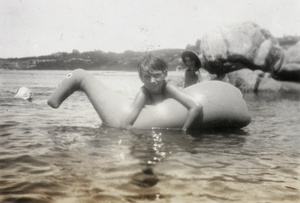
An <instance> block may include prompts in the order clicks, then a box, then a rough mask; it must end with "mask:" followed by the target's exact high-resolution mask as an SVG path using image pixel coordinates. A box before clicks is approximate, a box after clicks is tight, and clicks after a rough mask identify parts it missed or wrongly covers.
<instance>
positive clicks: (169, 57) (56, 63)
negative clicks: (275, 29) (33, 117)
mask: <svg viewBox="0 0 300 203" xmlns="http://www.w3.org/2000/svg"><path fill="white" fill-rule="evenodd" d="M277 39H278V41H279V44H280V45H281V46H282V47H283V48H284V49H287V48H289V47H290V46H293V45H294V44H296V43H297V42H298V41H299V40H300V36H285V37H282V38H277ZM200 44H201V41H200V40H197V41H196V43H195V45H190V44H188V45H187V47H186V49H187V50H193V51H195V52H198V50H199V46H200ZM183 51H184V49H161V50H155V51H152V52H151V53H153V54H154V55H156V56H160V57H162V58H163V59H164V60H165V61H166V62H167V63H168V66H169V70H175V69H176V67H178V66H181V67H184V64H183V63H182V60H181V53H182V52H183ZM144 55H145V53H144V52H134V51H125V52H123V53H114V52H103V51H89V52H82V53H80V52H79V51H78V50H73V51H72V53H67V52H58V53H54V54H51V55H48V56H37V57H26V58H9V59H0V69H10V70H73V69H76V68H83V69H86V70H119V71H136V68H137V64H138V62H139V61H140V59H141V58H142V57H143V56H144Z"/></svg>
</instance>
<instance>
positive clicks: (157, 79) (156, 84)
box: [141, 70, 166, 94]
mask: <svg viewBox="0 0 300 203" xmlns="http://www.w3.org/2000/svg"><path fill="white" fill-rule="evenodd" d="M165 78H166V74H165V73H163V72H162V71H160V70H155V71H151V73H150V72H149V71H148V72H143V73H142V75H141V80H142V82H143V83H144V85H145V87H146V88H147V89H148V90H149V91H150V92H152V93H156V94H157V93H161V91H162V88H163V84H164V80H165Z"/></svg>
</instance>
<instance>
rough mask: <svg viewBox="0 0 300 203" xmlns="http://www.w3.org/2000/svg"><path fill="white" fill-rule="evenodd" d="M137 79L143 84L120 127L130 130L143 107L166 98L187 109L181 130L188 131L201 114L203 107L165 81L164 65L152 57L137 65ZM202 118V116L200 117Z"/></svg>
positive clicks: (166, 71) (165, 70)
mask: <svg viewBox="0 0 300 203" xmlns="http://www.w3.org/2000/svg"><path fill="white" fill-rule="evenodd" d="M138 72H139V77H140V79H141V81H142V83H143V84H144V86H142V87H141V89H140V91H139V92H138V93H137V95H136V97H135V99H134V101H133V103H132V105H131V107H130V109H129V111H128V112H127V113H126V114H125V115H124V117H123V119H122V122H121V126H122V128H124V129H130V128H131V127H132V125H133V124H134V122H135V120H136V119H137V117H138V115H139V114H140V112H141V110H142V109H143V108H144V107H145V105H155V104H157V103H159V102H162V101H164V100H165V99H167V98H173V99H175V100H177V101H178V102H180V103H181V104H182V105H183V106H185V107H186V108H187V109H188V116H187V118H186V121H185V123H184V125H183V128H182V130H183V131H186V130H187V129H189V128H190V127H191V126H192V124H193V122H194V121H195V120H196V119H197V118H198V116H200V115H201V114H202V113H203V106H202V105H201V104H199V103H198V102H197V101H196V100H195V99H193V97H191V96H190V95H189V94H188V93H187V92H185V91H184V90H182V89H180V88H178V87H177V86H176V84H175V83H174V82H171V81H167V80H166V77H167V74H168V67H167V65H166V63H165V62H164V61H163V60H162V59H160V58H157V57H155V56H153V55H151V54H150V55H147V56H146V57H145V58H144V59H143V60H142V61H141V62H140V63H139V64H138ZM201 116H202V115H201Z"/></svg>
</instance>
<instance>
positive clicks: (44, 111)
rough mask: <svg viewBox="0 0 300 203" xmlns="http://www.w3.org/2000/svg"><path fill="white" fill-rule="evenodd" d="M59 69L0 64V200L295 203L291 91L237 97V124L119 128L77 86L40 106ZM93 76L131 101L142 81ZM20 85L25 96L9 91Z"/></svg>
mask: <svg viewBox="0 0 300 203" xmlns="http://www.w3.org/2000/svg"><path fill="white" fill-rule="evenodd" d="M66 73H67V72H64V71H5V70H0V115H1V117H0V202H63V203H65V202H67V203H73V202H75V203H77V202H80V203H81V202H299V201H300V193H299V190H300V180H299V178H300V176H299V173H300V166H299V164H300V162H299V161H300V159H299V157H300V150H299V146H300V136H299V132H300V125H299V124H300V103H299V100H300V96H299V95H289V94H285V95H282V94H281V95H278V94H269V93H263V94H262V93H259V94H253V93H247V94H244V98H245V100H246V103H247V105H248V108H249V112H250V114H251V116H252V122H251V123H250V124H249V125H248V126H247V127H245V128H243V129H240V130H226V131H206V132H192V133H190V134H183V133H181V132H177V131H160V130H155V131H154V130H153V131H151V130H148V131H134V132H123V131H121V130H118V129H114V128H108V127H103V126H102V127H101V121H100V119H99V117H98V116H97V114H96V112H95V111H94V109H93V107H92V105H91V104H90V103H89V101H88V100H87V98H86V97H85V95H83V94H82V93H80V92H76V93H75V94H74V95H72V96H71V97H70V98H68V100H67V101H65V102H64V103H63V105H62V106H61V107H60V108H59V109H51V108H50V107H49V106H47V104H46V101H47V99H48V97H49V96H50V94H51V93H52V92H53V90H54V89H55V87H56V86H57V84H58V83H59V81H61V80H62V79H63V77H64V75H66ZM93 74H94V75H95V76H96V77H97V78H99V79H100V80H103V82H104V83H106V84H108V85H109V86H110V87H111V88H112V89H114V90H116V91H118V92H120V93H121V94H123V95H126V96H128V97H130V98H132V97H134V94H135V92H136V91H137V90H138V88H139V86H140V85H141V84H140V81H139V79H138V76H137V74H136V73H120V72H93ZM171 77H172V74H171ZM21 86H26V87H28V88H29V89H31V90H32V92H33V97H34V100H33V102H32V103H30V102H27V101H24V100H21V99H15V98H14V97H13V96H14V93H15V92H16V90H17V89H18V88H19V87H21Z"/></svg>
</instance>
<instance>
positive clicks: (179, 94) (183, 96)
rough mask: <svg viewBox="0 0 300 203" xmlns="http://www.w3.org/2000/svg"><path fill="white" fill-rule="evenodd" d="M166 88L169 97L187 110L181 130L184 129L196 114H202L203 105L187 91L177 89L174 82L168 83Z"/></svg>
mask: <svg viewBox="0 0 300 203" xmlns="http://www.w3.org/2000/svg"><path fill="white" fill-rule="evenodd" d="M166 90H167V94H168V95H169V96H170V97H171V98H173V99H175V100H177V101H178V102H180V103H181V104H182V105H184V106H185V107H186V108H187V109H188V110H189V112H188V116H187V118H186V121H185V123H184V125H183V127H182V130H184V131H186V130H187V129H189V128H190V127H191V125H192V124H193V122H194V121H195V120H196V119H197V118H198V116H200V115H201V116H202V114H203V106H202V104H200V103H198V102H197V101H196V100H195V99H194V98H193V97H192V96H191V95H189V94H188V93H187V92H185V91H184V90H182V89H179V88H178V87H177V86H176V85H175V84H172V83H168V84H167V87H166Z"/></svg>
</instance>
